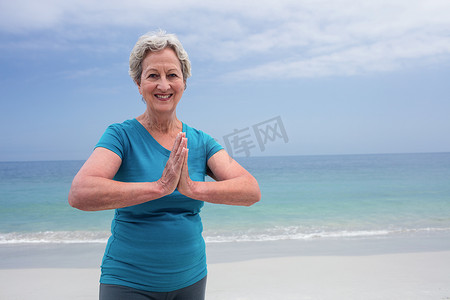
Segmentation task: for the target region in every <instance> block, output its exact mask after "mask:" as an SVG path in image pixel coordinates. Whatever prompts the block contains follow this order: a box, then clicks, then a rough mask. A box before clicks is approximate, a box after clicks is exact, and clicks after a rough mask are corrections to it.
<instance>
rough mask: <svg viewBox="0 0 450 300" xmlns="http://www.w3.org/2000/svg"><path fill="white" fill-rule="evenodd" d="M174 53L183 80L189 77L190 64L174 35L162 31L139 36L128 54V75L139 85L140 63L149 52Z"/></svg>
mask: <svg viewBox="0 0 450 300" xmlns="http://www.w3.org/2000/svg"><path fill="white" fill-rule="evenodd" d="M168 47H169V48H171V49H172V50H173V51H175V53H176V55H177V57H178V60H179V61H180V64H181V71H182V73H183V80H184V81H186V80H187V79H188V78H189V77H190V76H191V62H190V61H189V57H188V54H187V52H186V50H184V48H183V46H182V45H181V42H180V41H179V40H178V38H177V36H176V35H175V34H168V33H166V32H165V31H164V30H159V31H154V32H149V33H147V34H144V35H143V36H141V37H140V38H139V39H138V41H137V42H136V45H134V48H133V50H132V51H131V54H130V69H129V71H128V73H129V74H130V76H131V78H132V79H133V80H134V82H136V83H137V84H141V75H142V61H143V60H144V58H145V56H146V55H147V53H149V52H157V51H161V50H164V49H165V48H168Z"/></svg>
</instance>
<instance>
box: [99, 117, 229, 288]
mask: <svg viewBox="0 0 450 300" xmlns="http://www.w3.org/2000/svg"><path fill="white" fill-rule="evenodd" d="M182 130H183V132H186V137H187V138H188V149H189V156H188V168H189V176H190V178H191V179H192V180H194V181H204V180H205V174H206V169H207V161H208V159H209V158H210V157H211V156H212V155H214V154H215V153H216V152H217V151H219V150H221V149H223V148H222V146H220V145H219V144H218V143H217V142H216V141H215V140H214V139H213V138H212V137H211V136H209V135H207V134H206V133H204V132H202V131H200V130H196V129H194V128H192V127H189V126H188V125H186V124H184V123H183V129H182ZM96 147H104V148H107V149H109V150H111V151H113V152H115V153H116V154H117V155H119V156H120V158H121V159H122V164H121V166H120V168H119V170H118V172H117V174H116V175H115V177H114V180H117V181H122V182H152V181H157V180H158V179H159V178H161V175H162V172H163V169H164V167H165V165H166V162H167V160H168V159H169V155H170V151H169V150H167V149H166V148H164V147H162V146H161V145H160V144H159V143H158V142H157V141H156V140H155V139H154V138H153V137H152V136H151V135H150V133H149V132H148V131H147V130H146V129H145V128H144V127H143V126H142V125H141V123H139V122H138V121H137V120H136V119H132V120H128V121H125V122H123V123H121V124H113V125H111V126H109V127H108V128H107V130H106V131H105V133H104V134H103V136H102V137H101V139H100V141H99V143H98V144H97V145H96ZM202 207H203V202H202V201H198V200H194V199H191V198H188V197H186V196H184V195H182V194H181V193H180V192H178V191H177V190H175V191H174V192H173V193H172V194H170V195H168V196H165V197H162V198H159V199H156V200H152V201H148V202H145V203H142V204H139V205H134V206H130V207H125V208H120V209H116V210H115V215H114V219H113V221H112V224H111V237H110V238H109V240H108V244H107V246H106V250H105V254H104V257H103V261H102V268H101V269H102V274H101V277H100V282H101V283H105V284H116V285H124V286H129V287H132V288H136V289H140V290H146V291H152V292H168V291H173V290H177V289H180V288H184V287H187V286H189V285H192V284H194V283H196V282H197V281H199V280H200V279H202V278H203V277H205V276H206V273H207V270H206V255H205V242H204V240H203V237H202V231H203V226H202V222H201V218H200V215H199V213H200V210H201V208H202Z"/></svg>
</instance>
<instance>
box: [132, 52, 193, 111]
mask: <svg viewBox="0 0 450 300" xmlns="http://www.w3.org/2000/svg"><path fill="white" fill-rule="evenodd" d="M138 87H139V93H140V94H141V95H142V97H143V98H144V100H145V102H146V103H147V107H148V109H150V110H151V111H152V112H156V113H167V112H173V111H174V110H175V109H176V107H177V104H178V102H180V99H181V96H182V95H183V92H184V88H185V81H184V79H183V73H182V71H181V64H180V61H179V60H178V57H177V55H176V54H175V52H174V51H173V50H172V49H171V48H165V49H163V50H161V51H158V52H149V54H147V56H146V57H145V58H144V60H143V61H142V74H141V84H140V85H138Z"/></svg>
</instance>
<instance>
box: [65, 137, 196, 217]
mask: <svg viewBox="0 0 450 300" xmlns="http://www.w3.org/2000/svg"><path fill="white" fill-rule="evenodd" d="M186 143H187V142H186V139H185V138H184V133H182V134H179V136H177V138H176V140H175V143H174V146H173V149H172V153H171V155H170V157H169V160H168V161H167V164H166V166H165V168H164V171H163V174H162V176H161V178H160V179H159V180H158V181H155V182H133V183H131V182H119V181H115V180H113V177H114V176H115V175H116V173H117V171H118V170H119V167H120V165H121V163H122V160H121V158H120V157H119V156H118V155H117V154H116V153H114V152H112V151H110V150H108V149H106V148H101V147H99V148H96V149H95V150H94V152H93V153H92V155H91V156H90V157H89V159H88V160H87V161H86V163H85V164H84V165H83V167H82V168H81V169H80V171H79V172H78V174H77V175H76V176H75V178H74V180H73V182H72V187H71V188H70V192H69V204H70V205H71V206H73V207H75V208H78V209H81V210H87V211H95V210H106V209H115V208H121V207H127V206H132V205H137V204H141V203H144V202H147V201H150V200H154V199H157V198H161V197H163V196H165V195H168V194H170V193H172V192H173V191H174V190H175V188H176V186H177V183H178V181H179V178H180V174H181V169H182V166H183V163H184V159H185V156H186V155H187V149H186Z"/></svg>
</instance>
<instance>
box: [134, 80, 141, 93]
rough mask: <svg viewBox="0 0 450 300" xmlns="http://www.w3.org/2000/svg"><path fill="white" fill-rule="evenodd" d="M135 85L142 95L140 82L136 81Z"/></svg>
mask: <svg viewBox="0 0 450 300" xmlns="http://www.w3.org/2000/svg"><path fill="white" fill-rule="evenodd" d="M134 83H135V84H136V86H137V87H138V91H139V94H141V95H142V91H141V84H140V83H139V82H137V81H136V80H135V81H134Z"/></svg>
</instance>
